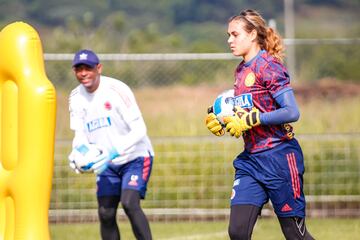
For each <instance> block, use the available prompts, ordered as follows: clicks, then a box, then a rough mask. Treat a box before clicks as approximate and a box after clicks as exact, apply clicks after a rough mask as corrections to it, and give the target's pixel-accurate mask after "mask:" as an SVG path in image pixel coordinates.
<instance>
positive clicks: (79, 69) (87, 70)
mask: <svg viewBox="0 0 360 240" xmlns="http://www.w3.org/2000/svg"><path fill="white" fill-rule="evenodd" d="M73 70H74V73H75V76H76V78H77V80H78V81H79V83H81V84H82V85H83V86H84V87H85V89H86V91H88V92H90V93H92V92H94V91H95V90H96V89H97V88H98V87H99V84H100V75H101V70H102V65H101V64H100V63H99V64H98V65H96V66H95V67H93V68H92V67H90V66H88V65H85V64H80V65H78V66H75V67H73Z"/></svg>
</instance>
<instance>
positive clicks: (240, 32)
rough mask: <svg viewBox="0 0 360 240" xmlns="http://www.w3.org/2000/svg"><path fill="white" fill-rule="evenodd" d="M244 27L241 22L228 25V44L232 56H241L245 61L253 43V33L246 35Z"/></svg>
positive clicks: (236, 21)
mask: <svg viewBox="0 0 360 240" xmlns="http://www.w3.org/2000/svg"><path fill="white" fill-rule="evenodd" d="M244 26H245V25H244V23H243V22H242V21H241V20H233V21H231V22H230V23H229V26H228V35H229V38H228V44H229V47H230V50H231V52H232V54H233V55H234V56H241V57H243V58H244V59H246V56H247V55H248V54H249V52H250V50H251V47H252V46H253V43H254V32H255V31H252V32H250V33H248V32H246V31H245V28H244ZM255 37H256V34H255Z"/></svg>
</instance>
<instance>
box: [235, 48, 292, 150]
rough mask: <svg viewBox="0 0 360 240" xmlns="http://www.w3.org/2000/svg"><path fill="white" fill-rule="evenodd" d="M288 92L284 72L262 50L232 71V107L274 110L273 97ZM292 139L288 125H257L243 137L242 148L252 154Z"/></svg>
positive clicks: (288, 83) (285, 72) (287, 83)
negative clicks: (233, 96)
mask: <svg viewBox="0 0 360 240" xmlns="http://www.w3.org/2000/svg"><path fill="white" fill-rule="evenodd" d="M289 89H291V87H290V77H289V75H288V73H287V70H286V69H285V67H284V66H283V65H282V64H281V63H280V62H279V61H277V60H276V59H275V58H273V57H272V56H271V55H270V54H268V53H267V52H266V51H265V50H261V51H260V52H259V53H258V54H257V56H255V57H254V58H253V59H252V60H250V61H249V62H246V63H245V62H244V61H243V62H241V63H240V64H239V65H238V67H237V68H236V70H235V83H234V94H235V104H236V105H238V106H240V107H242V108H244V109H248V110H250V109H251V108H252V107H256V108H258V109H259V110H260V112H271V111H274V110H276V109H278V108H279V106H278V105H277V103H276V101H275V98H276V97H277V96H279V95H280V94H282V93H284V92H285V91H288V90H289ZM292 137H293V133H292V127H291V125H289V124H281V125H259V126H257V127H253V128H252V129H250V130H248V131H246V132H245V133H244V134H243V139H244V143H245V149H246V150H247V151H248V152H251V153H255V152H260V151H264V150H267V149H270V148H273V147H274V146H277V145H279V144H280V143H282V142H283V141H287V140H289V139H291V138H292Z"/></svg>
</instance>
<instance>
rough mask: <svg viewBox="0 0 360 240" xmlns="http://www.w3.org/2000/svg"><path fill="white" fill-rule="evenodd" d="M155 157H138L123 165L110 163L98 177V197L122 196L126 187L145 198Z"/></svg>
mask: <svg viewBox="0 0 360 240" xmlns="http://www.w3.org/2000/svg"><path fill="white" fill-rule="evenodd" d="M152 164H153V157H152V156H147V157H138V158H136V159H134V160H133V161H130V162H128V163H126V164H123V165H115V164H110V165H109V167H108V168H107V169H106V170H105V171H104V172H102V173H101V174H99V175H98V176H97V179H96V185H97V191H96V194H97V196H98V197H103V196H120V197H121V191H122V190H124V189H133V190H136V191H138V192H139V193H140V197H141V198H142V199H144V198H145V195H146V188H147V183H148V181H149V178H150V174H151V169H152Z"/></svg>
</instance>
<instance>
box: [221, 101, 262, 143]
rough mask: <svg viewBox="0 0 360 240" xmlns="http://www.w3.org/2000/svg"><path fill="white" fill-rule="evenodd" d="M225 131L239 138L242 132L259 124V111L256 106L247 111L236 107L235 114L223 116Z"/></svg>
mask: <svg viewBox="0 0 360 240" xmlns="http://www.w3.org/2000/svg"><path fill="white" fill-rule="evenodd" d="M224 123H225V125H226V131H228V132H229V133H230V135H231V136H235V137H236V138H239V137H240V136H241V135H242V133H243V132H245V131H247V130H249V129H251V128H252V127H255V126H258V125H260V112H259V109H257V108H252V109H251V110H250V111H249V112H247V111H245V110H244V109H242V108H240V107H236V114H235V116H230V117H224Z"/></svg>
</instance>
